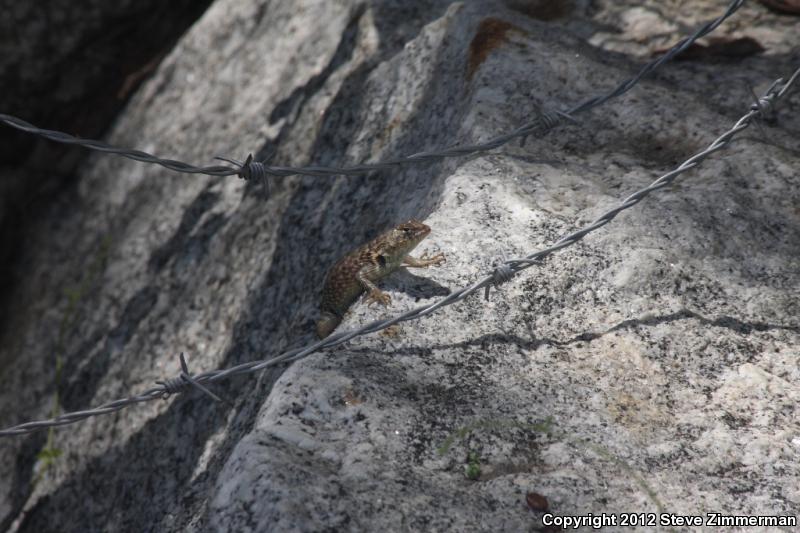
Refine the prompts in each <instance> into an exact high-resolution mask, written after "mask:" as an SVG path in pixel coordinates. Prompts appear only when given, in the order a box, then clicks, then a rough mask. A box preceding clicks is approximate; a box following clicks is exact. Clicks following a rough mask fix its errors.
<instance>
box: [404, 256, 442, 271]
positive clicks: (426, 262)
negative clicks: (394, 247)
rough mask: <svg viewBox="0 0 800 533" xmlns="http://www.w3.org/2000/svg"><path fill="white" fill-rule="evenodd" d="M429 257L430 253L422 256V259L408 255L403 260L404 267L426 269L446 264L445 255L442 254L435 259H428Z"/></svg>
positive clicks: (434, 257)
mask: <svg viewBox="0 0 800 533" xmlns="http://www.w3.org/2000/svg"><path fill="white" fill-rule="evenodd" d="M427 255H428V252H425V253H424V254H422V257H420V258H416V257H412V256H410V255H407V256H405V257H404V258H403V266H408V267H414V268H426V267H429V266H431V265H433V266H439V265H441V264H442V263H444V262H445V258H444V254H443V253H441V252H439V253H438V254H436V255H434V256H433V257H427Z"/></svg>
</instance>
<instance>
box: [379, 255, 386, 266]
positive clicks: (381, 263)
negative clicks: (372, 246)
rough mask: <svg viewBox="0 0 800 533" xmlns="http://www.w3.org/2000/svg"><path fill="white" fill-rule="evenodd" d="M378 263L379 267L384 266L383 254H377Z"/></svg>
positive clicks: (384, 258)
mask: <svg viewBox="0 0 800 533" xmlns="http://www.w3.org/2000/svg"><path fill="white" fill-rule="evenodd" d="M378 264H379V265H381V267H385V266H386V257H385V256H383V255H379V256H378Z"/></svg>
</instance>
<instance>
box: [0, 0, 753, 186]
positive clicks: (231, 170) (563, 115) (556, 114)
mask: <svg viewBox="0 0 800 533" xmlns="http://www.w3.org/2000/svg"><path fill="white" fill-rule="evenodd" d="M744 1H745V0H733V1H732V2H731V3H730V4H729V5H728V9H727V10H726V11H725V12H724V13H723V14H722V15H721V16H719V17H717V18H716V19H714V20H712V21H709V22H706V23H705V24H703V25H702V26H701V27H700V28H698V29H697V30H696V31H695V32H694V33H692V34H691V35H690V36H688V37H685V38H684V39H682V40H680V41H679V42H678V43H677V44H676V45H674V46H673V47H672V48H670V49H669V50H667V51H666V52H665V53H664V54H663V55H661V56H660V57H658V58H656V59H654V60H653V61H650V62H649V63H647V64H646V65H644V66H643V67H642V68H641V69H640V70H639V72H638V73H637V74H636V75H635V76H633V77H631V78H628V79H626V80H624V81H623V82H621V83H620V84H619V85H617V87H615V88H614V89H612V90H611V91H608V92H607V93H604V94H600V95H597V96H594V97H592V98H589V99H587V100H585V101H583V102H581V103H580V104H577V105H575V106H574V107H572V108H570V109H568V110H565V111H557V110H547V109H545V110H543V111H542V112H541V113H540V114H539V115H538V116H536V117H535V118H534V119H532V120H530V121H528V122H526V123H524V124H522V125H521V126H519V127H518V128H517V129H515V130H513V131H511V132H509V133H506V134H503V135H499V136H497V137H494V138H492V139H489V140H488V141H485V142H482V143H477V144H467V145H454V146H450V147H447V148H442V149H438V150H431V151H426V152H418V153H415V154H411V155H408V156H404V157H398V158H392V159H386V160H383V161H378V162H375V163H361V164H359V165H353V166H345V167H333V166H315V165H312V166H304V167H284V166H273V165H269V164H268V163H269V161H256V160H255V159H254V158H253V155H252V154H250V155H249V156H248V157H247V158H246V159H245V160H244V161H243V162H240V161H238V160H236V159H233V158H228V157H217V159H220V160H222V161H225V162H228V163H231V164H232V165H235V166H234V167H230V166H225V165H217V166H194V165H190V164H188V163H183V162H182V161H176V160H174V159H162V158H160V157H157V156H155V155H152V154H149V153H147V152H143V151H141V150H133V149H129V148H119V147H116V146H112V145H110V144H108V143H105V142H103V141H97V140H91V139H82V138H79V137H75V136H73V135H69V134H68V133H63V132H60V131H54V130H48V129H43V128H39V127H37V126H34V125H33V124H31V123H29V122H26V121H24V120H22V119H20V118H17V117H15V116H12V115H7V114H3V113H0V123H4V124H6V125H8V126H11V127H12V128H16V129H18V130H21V131H25V132H28V133H32V134H34V135H39V136H41V137H44V138H46V139H49V140H51V141H55V142H60V143H65V144H73V145H79V146H83V147H84V148H88V149H90V150H96V151H99V152H106V153H112V154H117V155H120V156H122V157H127V158H128V159H133V160H135V161H140V162H143V163H152V164H156V165H161V166H162V167H165V168H168V169H170V170H173V171H175V172H183V173H187V174H206V175H209V176H233V175H236V176H239V177H240V178H243V179H245V180H249V179H256V180H261V181H266V180H267V176H273V177H278V176H281V177H286V176H295V175H304V176H318V177H321V176H330V175H349V176H354V175H361V174H365V173H368V172H374V171H378V170H387V169H391V168H394V167H398V166H402V165H407V164H413V163H430V162H433V161H438V160H441V159H446V158H450V157H461V156H466V155H473V154H480V153H484V152H488V151H491V150H494V149H496V148H499V147H501V146H503V145H505V144H507V143H509V142H511V141H513V140H514V139H520V140H521V143H523V144H524V142H525V140H526V139H527V137H529V136H544V135H546V134H547V133H548V132H549V131H551V130H552V129H554V128H556V127H557V126H559V125H560V124H562V123H563V122H564V121H571V122H575V119H574V118H573V115H576V114H578V113H583V112H586V111H589V110H590V109H593V108H595V107H597V106H600V105H602V104H604V103H606V102H607V101H609V100H611V99H612V98H616V97H618V96H621V95H623V94H625V93H626V92H628V91H629V90H631V89H632V88H633V87H634V86H635V85H636V84H637V83H639V81H640V80H641V79H642V78H644V77H645V76H647V75H648V74H650V73H651V72H653V71H654V70H656V69H657V68H658V67H660V66H661V65H663V64H664V63H666V62H667V61H669V60H671V59H673V58H674V57H675V56H676V55H678V54H680V53H681V52H683V51H684V50H686V49H687V48H688V47H689V46H691V45H692V44H693V43H694V42H695V41H697V39H699V38H701V37H703V36H705V35H707V34H708V33H710V32H712V31H714V30H715V29H716V28H717V26H719V25H720V24H722V22H723V21H724V20H725V19H727V18H728V17H730V16H731V15H733V14H734V13H735V12H736V11H737V10H738V9H739V8H740V7H741V6H742V4H744Z"/></svg>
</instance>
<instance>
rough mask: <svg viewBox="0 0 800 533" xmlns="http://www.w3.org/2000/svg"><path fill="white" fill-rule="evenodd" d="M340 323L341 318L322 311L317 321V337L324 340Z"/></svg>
mask: <svg viewBox="0 0 800 533" xmlns="http://www.w3.org/2000/svg"><path fill="white" fill-rule="evenodd" d="M341 323H342V319H341V317H339V316H337V315H334V314H333V313H330V312H328V311H323V312H322V316H320V318H319V320H317V337H319V338H320V339H324V338H325V337H327V336H328V335H330V334H331V333H333V330H335V329H336V328H337V327H338V326H339V324H341Z"/></svg>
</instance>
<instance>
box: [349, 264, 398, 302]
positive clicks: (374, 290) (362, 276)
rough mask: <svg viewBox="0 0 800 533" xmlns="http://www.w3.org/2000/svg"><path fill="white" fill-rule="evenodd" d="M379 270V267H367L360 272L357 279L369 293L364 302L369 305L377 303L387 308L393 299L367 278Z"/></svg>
mask: <svg viewBox="0 0 800 533" xmlns="http://www.w3.org/2000/svg"><path fill="white" fill-rule="evenodd" d="M378 268H379V267H377V266H365V267H363V268H362V269H361V270H359V271H358V273H357V274H356V279H357V280H358V282H359V283H360V284H361V286H362V287H363V288H364V290H365V291H367V295H366V296H365V297H364V301H365V302H367V305H372V304H376V303H377V304H381V305H384V306H387V305H389V302H391V301H392V297H391V296H389V295H388V294H386V293H385V292H383V291H382V290H380V289H379V288H378V287H377V285H375V284H374V283H372V280H370V279H369V278H368V277H367V276H369V275H370V274H372V273H374V272H375V270H376V269H378Z"/></svg>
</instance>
